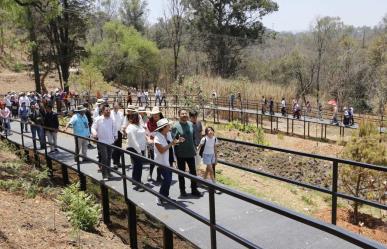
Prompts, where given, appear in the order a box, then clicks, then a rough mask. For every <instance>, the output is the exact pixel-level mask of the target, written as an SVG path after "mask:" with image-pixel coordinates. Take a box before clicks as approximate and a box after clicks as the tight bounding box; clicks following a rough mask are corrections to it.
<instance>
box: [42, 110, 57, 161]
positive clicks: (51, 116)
mask: <svg viewBox="0 0 387 249" xmlns="http://www.w3.org/2000/svg"><path fill="white" fill-rule="evenodd" d="M43 125H44V126H45V127H47V128H48V129H47V128H45V134H46V136H47V140H48V143H49V144H50V152H49V153H53V152H58V149H57V148H56V145H57V135H58V129H59V120H58V115H57V114H56V113H55V112H53V111H52V105H48V106H47V107H46V114H45V115H44V118H43Z"/></svg>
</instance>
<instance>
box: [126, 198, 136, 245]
mask: <svg viewBox="0 0 387 249" xmlns="http://www.w3.org/2000/svg"><path fill="white" fill-rule="evenodd" d="M126 204H127V206H128V227H129V237H130V247H131V248H134V249H137V215H136V206H135V205H134V203H133V202H131V201H130V200H127V201H126Z"/></svg>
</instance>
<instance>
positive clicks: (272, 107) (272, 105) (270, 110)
mask: <svg viewBox="0 0 387 249" xmlns="http://www.w3.org/2000/svg"><path fill="white" fill-rule="evenodd" d="M269 112H270V115H272V116H273V115H274V100H273V97H270V100H269Z"/></svg>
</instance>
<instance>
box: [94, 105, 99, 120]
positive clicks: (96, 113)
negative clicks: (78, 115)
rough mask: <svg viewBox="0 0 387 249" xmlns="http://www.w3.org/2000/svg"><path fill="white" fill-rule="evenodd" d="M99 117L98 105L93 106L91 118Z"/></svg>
mask: <svg viewBox="0 0 387 249" xmlns="http://www.w3.org/2000/svg"><path fill="white" fill-rule="evenodd" d="M98 117H99V107H98V105H97V107H95V109H94V112H93V119H94V120H95V119H97V118H98Z"/></svg>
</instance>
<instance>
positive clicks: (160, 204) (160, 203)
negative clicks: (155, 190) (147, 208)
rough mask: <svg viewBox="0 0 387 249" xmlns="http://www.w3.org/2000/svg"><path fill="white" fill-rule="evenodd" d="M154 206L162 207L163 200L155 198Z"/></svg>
mask: <svg viewBox="0 0 387 249" xmlns="http://www.w3.org/2000/svg"><path fill="white" fill-rule="evenodd" d="M156 204H157V205H158V206H164V202H163V200H161V199H160V198H159V197H156Z"/></svg>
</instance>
